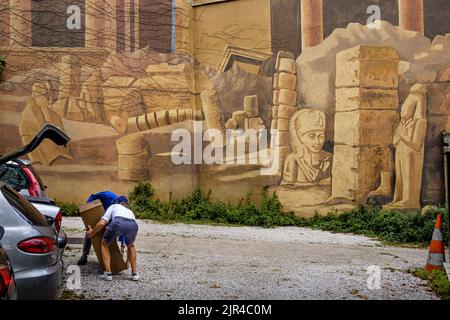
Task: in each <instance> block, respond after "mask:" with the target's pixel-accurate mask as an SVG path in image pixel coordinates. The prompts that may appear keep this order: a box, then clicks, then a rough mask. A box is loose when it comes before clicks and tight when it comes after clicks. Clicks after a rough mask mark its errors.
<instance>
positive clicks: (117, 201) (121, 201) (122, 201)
mask: <svg viewBox="0 0 450 320" xmlns="http://www.w3.org/2000/svg"><path fill="white" fill-rule="evenodd" d="M114 202H115V203H119V204H120V203H128V199H127V197H125V196H120V197H118V198H117V199H116V201H114Z"/></svg>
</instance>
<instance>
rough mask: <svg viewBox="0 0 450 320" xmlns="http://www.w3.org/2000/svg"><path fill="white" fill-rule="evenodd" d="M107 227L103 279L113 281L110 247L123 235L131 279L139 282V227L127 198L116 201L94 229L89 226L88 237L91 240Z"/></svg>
mask: <svg viewBox="0 0 450 320" xmlns="http://www.w3.org/2000/svg"><path fill="white" fill-rule="evenodd" d="M105 227H106V230H105V233H104V234H103V240H102V258H103V263H104V267H105V270H104V273H103V275H102V276H101V278H102V279H103V280H107V281H111V280H112V273H111V254H110V252H109V245H110V244H111V242H112V241H116V239H117V237H118V236H119V235H123V237H124V238H125V244H126V246H127V260H128V261H129V262H130V264H131V272H132V273H131V278H132V280H134V281H138V280H139V274H138V272H137V266H136V247H135V245H134V242H135V241H136V236H137V232H138V230H139V227H138V224H137V223H136V218H135V216H134V213H133V212H132V211H131V210H130V209H129V205H128V199H127V198H126V197H124V196H121V197H119V198H118V199H117V200H116V201H114V204H113V205H111V206H110V207H109V208H108V210H106V212H105V214H104V215H103V217H102V218H101V219H100V221H99V222H98V223H97V225H96V226H95V227H94V229H92V227H91V226H88V230H87V232H86V235H87V237H88V238H89V239H90V238H92V237H94V236H95V235H96V234H97V233H98V232H99V231H101V230H102V229H103V228H105Z"/></svg>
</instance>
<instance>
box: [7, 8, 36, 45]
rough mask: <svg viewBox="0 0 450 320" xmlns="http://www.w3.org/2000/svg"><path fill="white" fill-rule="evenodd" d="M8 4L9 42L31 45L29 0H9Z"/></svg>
mask: <svg viewBox="0 0 450 320" xmlns="http://www.w3.org/2000/svg"><path fill="white" fill-rule="evenodd" d="M9 5H10V15H9V27H10V29H9V32H10V44H11V45H12V46H21V47H31V0H10V2H9Z"/></svg>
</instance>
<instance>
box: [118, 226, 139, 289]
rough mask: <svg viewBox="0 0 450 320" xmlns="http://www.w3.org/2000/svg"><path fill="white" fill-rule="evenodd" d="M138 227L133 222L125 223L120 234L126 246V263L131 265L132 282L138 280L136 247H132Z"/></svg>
mask: <svg viewBox="0 0 450 320" xmlns="http://www.w3.org/2000/svg"><path fill="white" fill-rule="evenodd" d="M138 229H139V227H138V225H137V223H136V222H135V221H132V222H127V223H126V225H125V228H124V230H123V231H124V232H123V233H122V234H123V235H124V238H125V243H126V245H127V262H129V263H130V264H131V273H132V279H133V280H134V281H138V280H139V274H138V272H137V263H136V260H137V254H136V246H135V245H134V243H135V241H136V236H137V232H138Z"/></svg>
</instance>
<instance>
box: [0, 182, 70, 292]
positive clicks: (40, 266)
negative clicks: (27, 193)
mask: <svg viewBox="0 0 450 320" xmlns="http://www.w3.org/2000/svg"><path fill="white" fill-rule="evenodd" d="M0 224H1V225H2V226H3V227H4V229H5V234H4V236H3V239H2V245H3V248H4V249H5V251H6V252H7V254H8V256H9V258H10V260H11V263H12V265H13V269H14V275H15V280H16V287H17V298H18V299H19V300H22V299H35V300H37V299H57V298H58V297H59V295H60V290H61V281H62V268H63V265H62V260H61V257H60V252H59V244H58V235H57V233H56V231H55V229H54V228H53V227H52V226H50V225H49V224H48V221H47V220H46V219H45V217H44V216H43V215H42V214H41V213H40V212H39V211H38V210H37V209H36V208H35V207H34V206H33V205H31V203H30V202H29V201H27V200H26V199H25V198H24V197H23V196H22V195H20V194H19V193H17V192H16V191H15V190H14V189H12V188H11V187H9V186H8V185H6V184H5V183H3V182H0Z"/></svg>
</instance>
